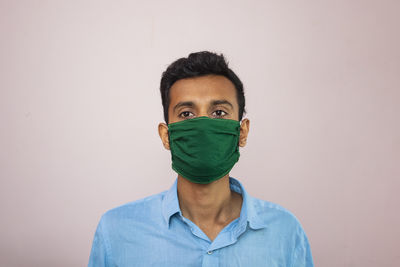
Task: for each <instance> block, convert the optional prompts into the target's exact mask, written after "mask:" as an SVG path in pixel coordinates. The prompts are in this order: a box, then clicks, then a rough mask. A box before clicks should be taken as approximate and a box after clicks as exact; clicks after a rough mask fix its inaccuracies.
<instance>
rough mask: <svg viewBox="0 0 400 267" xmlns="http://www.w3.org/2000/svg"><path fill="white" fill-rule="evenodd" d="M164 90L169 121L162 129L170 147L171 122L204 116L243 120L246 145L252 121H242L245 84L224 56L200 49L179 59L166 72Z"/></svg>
mask: <svg viewBox="0 0 400 267" xmlns="http://www.w3.org/2000/svg"><path fill="white" fill-rule="evenodd" d="M160 92H161V98H162V104H163V108H164V119H165V122H166V124H165V123H160V124H159V126H158V131H159V135H160V137H161V140H162V142H163V144H164V147H165V148H166V149H170V146H169V134H168V125H167V124H170V123H174V122H178V121H183V120H186V119H191V118H195V117H201V116H207V117H210V118H223V119H231V120H237V121H242V123H241V127H240V140H239V146H242V147H243V146H245V144H246V139H247V135H248V131H249V124H250V121H249V120H248V119H243V120H242V117H243V113H245V107H244V106H245V99H244V93H243V85H242V82H241V81H240V79H239V78H238V77H237V76H236V74H235V73H234V72H233V71H232V70H231V69H229V68H228V64H227V62H226V61H225V58H224V57H223V55H217V54H214V53H211V52H198V53H192V54H190V55H189V56H188V57H187V58H181V59H178V60H176V61H175V62H173V63H172V64H171V65H170V66H169V67H168V68H167V70H166V71H165V72H164V73H163V75H162V79H161V86H160Z"/></svg>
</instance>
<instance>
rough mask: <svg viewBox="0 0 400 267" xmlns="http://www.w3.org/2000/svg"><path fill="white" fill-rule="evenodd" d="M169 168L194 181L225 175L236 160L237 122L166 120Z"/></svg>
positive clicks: (201, 181)
mask: <svg viewBox="0 0 400 267" xmlns="http://www.w3.org/2000/svg"><path fill="white" fill-rule="evenodd" d="M168 132H169V144H170V149H171V158H172V169H174V170H175V171H176V172H177V173H179V174H180V175H181V176H183V177H184V178H186V179H187V180H189V181H191V182H193V183H199V184H208V183H211V182H213V181H215V180H218V179H220V178H222V177H224V176H225V175H226V174H228V173H229V171H230V170H231V169H232V168H233V166H234V165H235V163H236V162H237V161H238V160H239V156H240V154H239V136H240V123H239V121H236V120H230V119H220V118H217V119H211V118H209V117H206V116H203V117H197V118H193V119H186V120H184V121H179V122H174V123H170V124H168Z"/></svg>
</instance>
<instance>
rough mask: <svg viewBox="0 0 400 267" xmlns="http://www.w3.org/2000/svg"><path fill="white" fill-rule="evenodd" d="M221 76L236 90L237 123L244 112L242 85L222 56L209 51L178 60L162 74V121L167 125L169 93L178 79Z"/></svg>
mask: <svg viewBox="0 0 400 267" xmlns="http://www.w3.org/2000/svg"><path fill="white" fill-rule="evenodd" d="M212 74H213V75H222V76H225V77H226V78H228V79H229V80H230V81H231V82H232V83H233V84H234V86H235V88H236V98H237V102H238V104H239V121H241V120H242V117H243V113H246V111H245V99H244V92H243V84H242V82H241V81H240V79H239V77H238V76H237V75H236V74H235V73H234V72H233V71H232V70H231V69H230V68H229V67H228V62H227V61H226V60H225V57H224V56H223V54H220V55H218V54H216V53H213V52H209V51H202V52H197V53H191V54H189V56H188V57H187V58H184V57H183V58H180V59H178V60H176V61H174V62H173V63H171V65H169V66H168V68H167V69H166V70H165V71H164V72H163V74H162V78H161V83H160V92H161V100H162V105H163V108H164V120H165V122H166V123H167V124H168V108H169V104H170V98H169V91H170V89H171V86H172V85H173V84H174V83H175V82H176V81H178V80H180V79H185V78H194V77H199V76H205V75H212Z"/></svg>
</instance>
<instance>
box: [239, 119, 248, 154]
mask: <svg viewBox="0 0 400 267" xmlns="http://www.w3.org/2000/svg"><path fill="white" fill-rule="evenodd" d="M249 130H250V121H249V119H243V120H242V124H241V125H240V137H239V146H241V147H244V146H245V145H246V142H247V135H248V134H249Z"/></svg>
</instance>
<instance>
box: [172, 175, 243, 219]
mask: <svg viewBox="0 0 400 267" xmlns="http://www.w3.org/2000/svg"><path fill="white" fill-rule="evenodd" d="M178 199H179V205H180V208H181V211H182V215H183V216H184V217H186V218H188V219H189V220H191V221H192V222H193V223H195V224H196V225H199V226H201V225H220V226H225V225H227V224H228V223H229V222H230V221H232V220H233V219H235V218H237V217H239V215H240V209H241V204H242V198H241V196H240V194H238V193H236V192H233V191H231V189H230V186H229V174H227V175H226V176H224V177H222V178H221V179H218V180H217V181H214V182H212V183H210V184H196V183H192V182H190V181H188V180H186V179H185V178H183V177H182V176H180V175H178Z"/></svg>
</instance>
